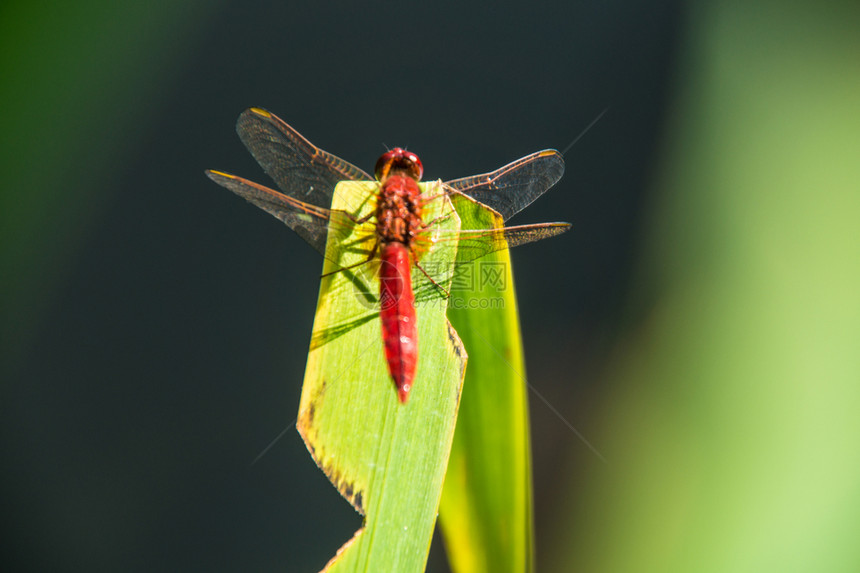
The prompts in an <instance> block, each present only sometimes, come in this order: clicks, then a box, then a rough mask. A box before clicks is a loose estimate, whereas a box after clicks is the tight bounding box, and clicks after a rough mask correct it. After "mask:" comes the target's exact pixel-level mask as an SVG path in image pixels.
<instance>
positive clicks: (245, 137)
mask: <svg viewBox="0 0 860 573" xmlns="http://www.w3.org/2000/svg"><path fill="white" fill-rule="evenodd" d="M236 132H237V133H238V134H239V138H240V139H241V140H242V143H244V144H245V147H247V148H248V151H250V152H251V155H253V156H254V159H256V160H257V162H258V163H259V164H260V165H261V166H262V167H263V169H264V170H265V171H266V173H267V174H268V175H269V177H271V178H272V179H273V180H274V182H275V184H276V185H277V186H278V188H279V189H280V190H281V191H283V192H284V194H285V195H287V196H288V197H292V198H294V199H298V200H300V201H302V202H304V203H310V204H311V205H316V206H317V207H323V208H326V209H327V208H329V207H331V197H332V193H333V192H334V188H335V186H336V185H337V184H338V183H339V182H340V181H373V180H374V178H373V177H372V176H370V175H368V174H367V173H365V172H364V171H362V170H361V169H359V168H358V167H356V166H355V165H353V164H351V163H349V162H347V161H344V160H343V159H341V158H340V157H337V156H335V155H332V154H331V153H328V152H326V151H323V150H322V149H320V148H319V147H316V146H315V145H314V144H312V143H311V142H310V141H308V140H307V139H305V138H304V137H302V136H301V135H300V134H299V132H297V131H296V130H295V129H293V128H292V127H290V126H289V125H287V123H286V122H284V121H283V120H282V119H281V118H279V117H278V116H276V115H275V114H273V113H270V112H268V111H266V110H264V109H260V108H256V107H252V108H249V109H246V110H245V111H243V112H242V114H241V115H240V116H239V120H238V121H237V122H236ZM234 179H235V178H234ZM225 187H226V185H225ZM228 189H229V187H228ZM231 190H232V189H231ZM237 193H238V192H237ZM246 198H247V197H246ZM264 208H265V207H264ZM285 222H286V221H285ZM287 224H288V225H289V223H287ZM300 234H301V233H300Z"/></svg>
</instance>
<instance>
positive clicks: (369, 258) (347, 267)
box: [320, 241, 426, 278]
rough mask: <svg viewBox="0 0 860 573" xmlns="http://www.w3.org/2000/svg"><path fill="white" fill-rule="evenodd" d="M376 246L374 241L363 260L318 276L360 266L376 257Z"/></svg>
mask: <svg viewBox="0 0 860 573" xmlns="http://www.w3.org/2000/svg"><path fill="white" fill-rule="evenodd" d="M378 248H379V241H376V243H375V244H374V245H373V249H372V250H371V251H370V255H369V256H368V257H367V258H366V259H365V260H363V261H358V262H357V263H355V264H352V265H349V266H346V267H341V268H339V269H335V270H333V271H329V272H327V273H324V274H323V275H321V277H320V278H322V277H327V276H329V275H333V274H335V273H339V272H341V271H348V270H349V269H354V268H355V267H360V266H361V265H365V264H367V263H369V262H370V261H372V260H373V259H374V257H376V250H377V249H378ZM425 274H426V273H425Z"/></svg>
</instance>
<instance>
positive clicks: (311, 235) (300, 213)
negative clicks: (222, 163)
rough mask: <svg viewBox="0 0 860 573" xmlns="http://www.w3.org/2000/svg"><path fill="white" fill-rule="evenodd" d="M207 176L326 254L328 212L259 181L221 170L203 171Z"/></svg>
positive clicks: (329, 216) (329, 213) (329, 214)
mask: <svg viewBox="0 0 860 573" xmlns="http://www.w3.org/2000/svg"><path fill="white" fill-rule="evenodd" d="M206 175H208V176H209V179H211V180H212V181H214V182H215V183H217V184H218V185H221V186H222V187H226V188H227V189H229V190H230V191H232V192H233V193H235V194H236V195H239V196H240V197H243V198H244V199H247V200H248V201H250V202H251V203H253V204H254V205H256V206H257V207H259V208H261V209H263V210H264V211H267V212H268V213H271V214H272V215H274V216H275V217H277V218H278V219H280V220H281V221H283V222H284V223H286V224H287V226H289V227H290V228H291V229H292V230H293V231H295V232H296V233H298V234H299V236H300V237H301V238H302V239H304V240H305V241H307V242H308V243H309V244H310V245H311V246H312V247H313V248H315V249H316V250H317V251H319V252H320V253H322V255H323V256H325V244H326V234H327V233H328V222H329V219H330V218H331V211H329V210H328V209H323V208H322V207H317V206H316V205H311V204H309V203H305V202H303V201H299V200H298V199H294V198H293V197H290V196H288V195H284V194H283V193H278V192H277V191H275V190H273V189H269V188H268V187H266V186H264V185H260V184H259V183H254V182H253V181H248V180H247V179H244V178H242V177H237V176H236V175H230V174H229V173H223V172H221V171H206Z"/></svg>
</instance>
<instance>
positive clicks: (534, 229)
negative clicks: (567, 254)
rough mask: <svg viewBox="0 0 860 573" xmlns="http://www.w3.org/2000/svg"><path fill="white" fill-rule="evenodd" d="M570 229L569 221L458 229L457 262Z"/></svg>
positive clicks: (553, 235)
mask: <svg viewBox="0 0 860 573" xmlns="http://www.w3.org/2000/svg"><path fill="white" fill-rule="evenodd" d="M568 229H570V223H538V224H534V225H518V226H515V227H503V228H500V229H479V230H466V231H460V233H459V242H458V243H457V262H458V264H462V263H467V262H469V261H474V260H475V259H479V258H481V257H483V256H484V255H486V254H488V253H492V252H494V251H499V250H501V249H504V248H506V247H507V248H513V247H518V246H519V245H525V244H526V243H533V242H535V241H540V240H542V239H548V238H550V237H555V236H556V235H560V234H562V233H564V232H565V231H567V230H568Z"/></svg>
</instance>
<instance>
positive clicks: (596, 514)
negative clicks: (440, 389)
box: [0, 0, 860, 572]
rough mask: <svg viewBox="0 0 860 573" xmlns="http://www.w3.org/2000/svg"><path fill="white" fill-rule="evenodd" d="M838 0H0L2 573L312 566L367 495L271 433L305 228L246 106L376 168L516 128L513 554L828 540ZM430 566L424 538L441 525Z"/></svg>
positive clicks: (476, 166) (706, 549) (854, 327)
mask: <svg viewBox="0 0 860 573" xmlns="http://www.w3.org/2000/svg"><path fill="white" fill-rule="evenodd" d="M858 22H860V9H858V6H857V4H856V3H854V2H824V3H812V2H797V1H795V2H758V3H734V2H731V3H730V2H725V3H719V2H681V1H675V2H662V3H652V4H642V3H636V2H629V1H627V2H625V1H614V2H600V3H598V2H592V3H550V2H537V3H528V4H526V3H522V4H504V3H502V4H498V5H493V6H492V7H491V6H489V5H487V4H485V3H471V2H457V3H451V4H450V5H447V4H444V3H433V4H429V3H428V4H424V5H420V6H415V7H410V6H404V5H402V4H389V3H381V2H367V3H362V4H352V3H346V2H335V3H332V2H316V3H305V4H297V3H280V2H279V3H275V2H262V1H259V2H257V1H249V2H242V3H239V2H235V1H228V0H223V1H218V2H213V1H209V2H207V1H204V0H196V1H185V2H163V1H156V2H150V3H141V4H132V3H112V2H104V1H89V2H87V1H84V2H79V3H75V4H74V5H64V4H61V3H37V2H16V1H12V2H5V3H4V4H3V6H2V8H0V104H2V112H3V124H2V131H0V162H2V168H3V169H2V172H3V173H4V174H5V181H4V184H3V186H2V189H0V221H2V227H0V288H2V316H0V321H2V322H0V336H2V355H0V358H2V361H0V367H2V394H0V406H2V411H0V430H2V433H0V448H2V450H0V455H2V464H3V466H2V467H3V473H2V508H3V512H2V513H3V518H2V524H3V535H2V543H3V549H2V552H1V553H0V555H2V557H0V559H2V562H3V565H4V570H9V571H45V570H51V571H117V570H123V571H152V570H209V571H235V570H272V569H279V570H288V571H316V570H318V569H319V568H321V567H322V566H323V565H324V564H325V562H326V561H327V560H328V558H329V557H330V556H331V555H333V554H334V552H335V550H336V549H337V548H338V547H339V546H340V544H341V543H342V542H343V541H345V540H346V539H347V538H348V537H349V536H350V535H351V534H352V532H353V531H354V529H355V528H356V527H358V525H359V524H360V519H359V517H358V516H357V515H356V514H355V513H354V512H353V511H352V510H351V509H350V508H349V506H348V505H347V504H346V502H344V501H342V500H341V498H340V497H339V495H338V494H337V493H336V492H335V490H334V489H333V488H331V487H330V486H329V484H328V483H327V481H326V480H325V478H324V476H323V475H322V473H321V472H319V470H317V468H316V467H315V466H314V465H313V462H312V461H311V459H310V456H308V454H307V452H306V451H305V449H304V447H303V445H302V443H301V441H300V439H299V437H298V435H297V433H296V432H295V431H294V430H292V429H288V430H287V431H286V433H285V434H284V436H283V437H282V438H281V439H280V440H279V441H278V442H277V444H276V445H275V446H274V447H273V448H272V449H271V450H270V451H269V452H268V453H267V454H266V455H265V456H264V457H263V458H262V459H261V460H260V461H259V462H257V463H255V464H253V465H252V464H251V462H252V461H253V460H254V458H255V457H256V456H257V454H258V453H259V452H260V451H261V450H263V449H264V448H265V447H266V446H267V445H268V444H269V443H270V442H271V440H273V439H274V438H275V437H277V436H278V435H279V434H280V433H281V432H282V431H284V429H285V428H289V426H290V425H291V424H292V420H293V419H294V416H295V411H296V409H297V406H298V397H299V394H300V386H301V380H302V374H303V371H304V364H305V359H306V352H307V346H308V342H309V337H310V328H311V324H312V314H313V309H314V308H315V302H316V296H317V289H318V278H317V275H318V273H319V270H320V268H321V267H320V260H319V259H318V256H317V254H316V253H315V252H313V251H312V250H311V249H310V248H308V247H307V246H306V245H304V244H303V243H302V241H301V240H300V239H299V238H298V237H296V236H294V235H293V234H292V233H290V232H289V231H288V230H286V229H285V228H283V226H282V225H279V223H277V222H276V221H275V220H274V219H271V218H270V217H268V216H267V215H265V214H263V213H260V212H258V211H257V210H256V209H253V208H252V207H251V206H249V205H247V204H245V203H244V202H242V201H241V200H239V199H237V198H235V197H233V196H230V194H229V193H226V192H224V190H222V189H220V188H218V187H216V186H214V185H213V184H212V183H211V182H210V181H208V180H207V179H206V178H205V177H204V176H203V170H204V169H206V168H217V169H224V170H227V171H232V172H235V173H240V174H242V175H245V176H247V177H250V178H252V179H256V180H258V181H261V182H263V181H265V176H264V175H262V171H261V170H260V169H259V168H258V167H257V166H256V165H255V163H254V161H253V159H251V157H250V156H249V155H248V154H247V153H246V152H245V150H244V149H243V148H242V146H241V144H240V143H239V141H238V138H237V137H236V136H235V133H234V131H233V124H234V121H235V119H236V117H237V116H238V114H239V112H240V111H242V110H243V109H244V108H246V107H249V106H251V105H258V106H263V107H267V108H268V109H271V110H272V111H274V112H275V113H277V114H278V115H280V116H281V117H283V118H284V119H285V120H286V121H288V122H290V123H291V124H292V125H293V126H294V127H296V128H297V129H298V130H299V131H301V132H302V133H304V134H305V135H306V136H307V137H308V138H309V139H310V140H311V141H313V142H314V143H316V144H318V145H320V146H322V147H323V148H325V149H327V150H330V151H332V152H334V153H336V154H338V155H340V156H342V157H344V158H346V159H347V160H349V161H352V162H353V163H355V164H357V165H359V166H361V167H363V168H365V169H369V168H370V167H371V166H372V165H373V162H374V161H375V159H376V157H377V156H378V155H379V153H380V152H381V151H382V150H383V149H384V145H389V146H394V145H408V146H409V147H410V148H411V149H413V150H415V151H416V152H418V153H419V154H421V157H422V159H423V161H424V165H425V169H426V172H427V174H428V177H430V178H435V177H441V178H443V179H450V178H454V177H460V176H464V175H471V174H474V173H479V172H483V171H487V170H490V169H493V168H495V167H498V166H500V165H502V164H503V163H505V162H507V161H510V160H513V159H516V158H518V157H520V156H522V155H525V154H526V153H529V152H531V151H535V150H537V149H540V148H543V147H550V146H552V147H557V148H564V147H565V146H566V145H567V144H568V143H569V142H570V141H572V140H573V139H574V138H576V137H577V135H578V134H579V133H580V132H581V131H582V129H583V128H584V127H585V126H587V125H588V124H589V123H590V122H591V121H592V120H593V119H594V118H595V117H596V116H597V115H598V114H599V113H600V112H601V111H602V110H603V109H605V108H607V107H608V108H609V110H608V112H607V113H606V115H605V116H604V117H603V118H602V119H601V120H600V121H599V122H598V123H597V124H596V125H595V126H594V127H593V128H592V129H591V131H589V132H588V133H587V134H586V135H585V136H584V137H583V138H582V139H581V140H580V141H579V142H577V143H576V145H574V146H573V147H572V148H571V149H570V150H569V151H568V152H567V153H566V160H567V164H568V168H567V174H566V175H565V177H564V178H563V179H562V181H561V182H560V184H559V185H558V186H557V187H556V188H555V189H554V190H553V191H551V192H550V193H548V194H547V195H546V196H545V197H543V198H542V199H541V200H540V201H538V202H537V203H535V204H534V205H533V206H531V207H530V208H529V209H527V210H526V211H525V212H524V213H523V214H521V215H520V216H518V217H517V219H516V221H515V222H519V223H525V222H536V221H546V220H567V221H571V222H572V223H573V224H574V230H573V231H572V232H571V233H568V234H567V235H565V236H564V237H560V238H558V239H555V240H553V241H551V242H550V241H548V242H546V243H540V244H537V245H534V246H529V247H523V248H522V249H517V250H515V251H514V264H515V269H514V272H515V275H516V277H517V286H518V289H519V297H520V299H519V304H520V312H521V315H522V316H521V318H522V325H523V335H524V339H525V344H526V349H525V350H526V358H527V363H528V367H529V371H528V374H529V381H530V383H531V384H532V385H533V386H534V387H535V388H536V389H537V390H538V391H539V392H540V393H541V395H543V396H544V397H546V399H547V400H548V401H549V402H551V403H552V405H553V407H554V408H555V409H557V410H558V411H559V412H560V413H561V414H562V415H563V416H564V418H565V419H566V420H567V421H568V422H569V423H570V424H572V425H573V426H575V427H576V428H577V429H578V431H579V432H581V433H582V434H583V435H584V436H585V437H586V438H587V439H588V441H589V443H591V444H592V445H593V446H594V448H595V449H597V450H598V451H599V452H600V453H601V455H602V456H603V457H604V458H605V459H606V463H603V462H602V461H601V460H600V459H599V458H598V457H597V456H595V455H594V453H593V452H592V451H591V450H590V449H589V448H588V446H586V445H585V444H583V443H582V442H581V441H580V440H579V439H578V438H577V437H576V436H575V435H574V434H573V433H572V432H570V430H569V429H568V428H567V426H566V425H565V423H564V422H562V421H560V420H559V419H558V418H556V417H555V416H554V415H553V414H552V413H551V412H550V411H549V410H548V409H547V408H546V406H544V405H543V404H542V403H541V402H540V401H539V400H536V399H533V400H532V405H531V410H532V416H533V428H534V436H533V440H534V455H535V495H536V500H535V501H536V503H535V512H536V522H537V559H538V567H539V569H540V570H543V571H588V572H610V571H611V572H618V571H637V572H641V571H661V572H662V571H679V572H680V571H684V572H686V571H731V572H738V571H756V572H761V571H780V572H784V571H846V572H848V571H858V570H860V546H858V543H857V541H856V539H857V532H858V531H860V439H858V437H860V421H858V420H860V416H858V414H857V413H858V412H860V295H859V294H858V293H860V231H858V224H857V221H858V219H860V58H858V57H857V54H860V34H857V23H858ZM428 569H429V570H431V571H445V570H446V564H445V559H444V553H443V551H442V548H441V544H440V543H434V547H433V550H432V552H431V559H430V564H429V567H428Z"/></svg>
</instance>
